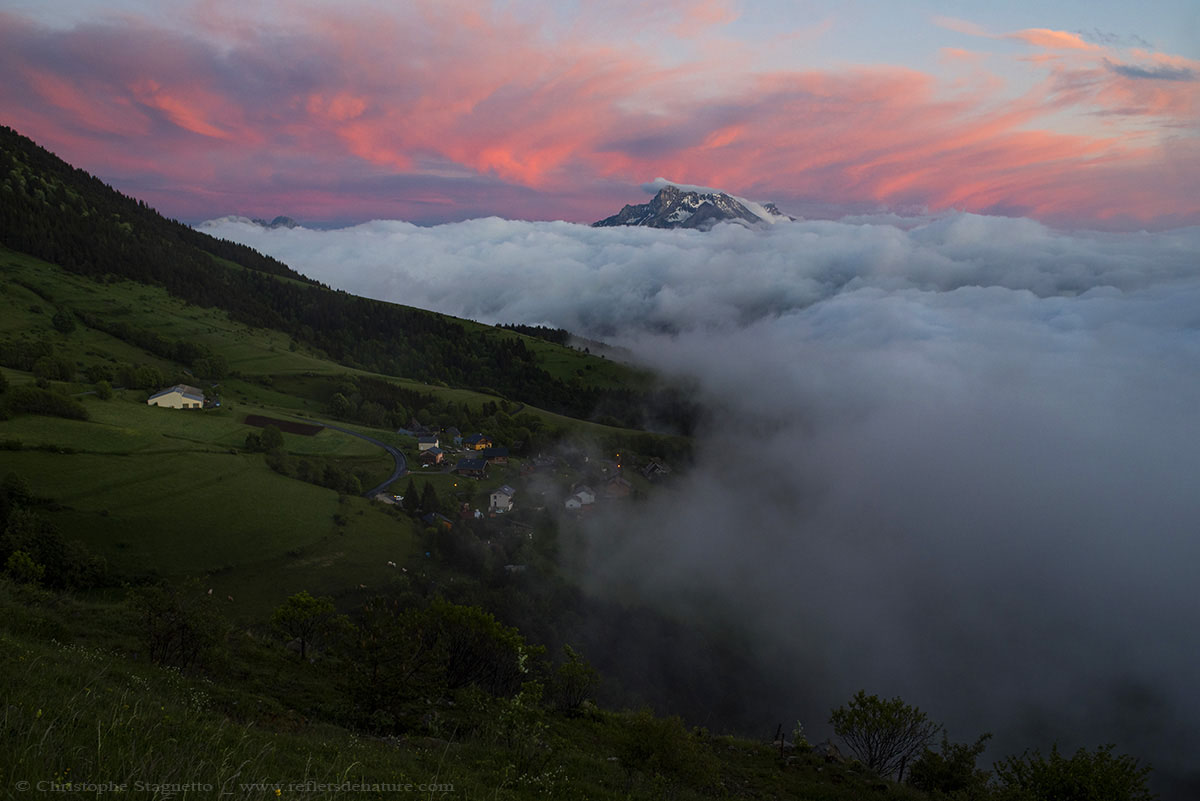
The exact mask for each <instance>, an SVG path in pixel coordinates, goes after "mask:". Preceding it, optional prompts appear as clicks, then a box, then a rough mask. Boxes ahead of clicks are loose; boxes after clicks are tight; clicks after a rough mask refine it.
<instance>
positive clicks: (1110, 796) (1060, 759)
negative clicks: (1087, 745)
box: [995, 745, 1157, 801]
mask: <svg viewBox="0 0 1200 801" xmlns="http://www.w3.org/2000/svg"><path fill="white" fill-rule="evenodd" d="M1113 748H1114V746H1112V745H1103V746H1101V747H1100V748H1098V749H1096V750H1095V751H1094V752H1093V751H1088V750H1086V749H1084V748H1080V749H1079V750H1078V751H1076V752H1075V755H1074V756H1071V757H1065V756H1063V755H1062V754H1061V753H1059V750H1058V746H1057V745H1056V746H1053V747H1051V749H1050V755H1049V756H1048V757H1044V756H1042V755H1041V753H1040V752H1038V751H1032V752H1031V751H1026V752H1025V753H1023V754H1021V756H1019V757H1017V756H1014V757H1008V758H1007V759H1005V760H1003V761H1001V762H997V763H996V766H995V767H996V779H997V781H998V783H999V785H1000V788H1001V792H1002V794H1003V793H1005V792H1008V793H1012V794H1013V795H1016V796H1017V797H1019V798H1022V799H1031V801H1057V799H1071V801H1151V799H1154V798H1156V797H1157V796H1156V795H1155V794H1154V793H1152V792H1150V790H1149V788H1148V787H1147V786H1146V784H1147V781H1148V780H1149V777H1150V768H1149V767H1148V766H1145V765H1139V764H1138V760H1137V759H1136V758H1134V757H1131V756H1129V755H1127V754H1113ZM1002 797H1003V795H1002Z"/></svg>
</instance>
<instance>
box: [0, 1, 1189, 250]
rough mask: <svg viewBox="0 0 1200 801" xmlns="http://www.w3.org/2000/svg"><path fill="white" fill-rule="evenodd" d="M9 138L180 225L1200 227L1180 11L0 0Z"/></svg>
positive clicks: (1082, 6) (978, 5)
mask: <svg viewBox="0 0 1200 801" xmlns="http://www.w3.org/2000/svg"><path fill="white" fill-rule="evenodd" d="M0 71H2V73H3V74H4V76H5V80H4V81H3V82H0V120H2V121H3V122H4V123H5V124H7V125H9V126H11V127H14V128H16V129H17V130H18V131H20V132H21V133H24V134H26V135H28V136H30V137H31V138H33V139H34V140H36V141H37V142H39V143H40V144H42V145H43V146H45V147H47V148H49V149H51V150H53V151H54V152H56V153H57V154H59V155H60V156H62V157H63V158H65V159H67V160H68V161H69V162H71V163H72V164H75V165H77V166H80V167H83V168H84V169H87V170H89V171H90V172H93V173H94V174H97V175H99V176H100V177H101V178H103V179H104V180H106V181H107V182H109V183H111V184H112V185H113V186H115V187H116V188H118V189H120V190H122V191H124V192H126V193H128V194H132V195H134V196H135V197H138V198H140V199H144V200H146V201H147V202H149V203H151V204H152V205H154V206H155V207H156V208H159V209H160V210H162V211H163V212H164V213H166V214H168V215H171V216H174V217H176V218H178V219H182V220H185V221H188V222H199V221H202V220H205V219H210V218H214V217H218V216H222V215H226V214H242V215H247V216H259V217H268V218H269V217H274V216H275V215H277V214H284V215H288V216H291V217H294V218H296V219H299V220H302V221H305V222H307V223H310V224H319V225H337V224H347V223H357V222H363V221H366V220H370V219H404V220H409V221H412V222H416V223H419V224H434V223H440V222H448V221H461V220H466V219H470V218H475V217H486V216H492V215H495V216H500V217H505V218H513V219H526V220H556V219H563V220H567V221H573V222H591V221H593V220H596V219H600V218H602V217H605V216H608V215H609V214H612V213H615V212H616V211H617V210H619V209H620V207H621V206H622V205H623V204H625V203H638V202H644V201H645V200H646V199H647V198H648V195H647V192H646V190H645V188H644V187H645V186H646V185H648V183H649V182H651V181H653V180H654V179H656V178H660V177H665V178H667V179H668V180H671V181H677V182H682V183H690V184H698V185H704V186H714V187H718V188H721V189H724V190H726V191H729V192H731V193H733V194H736V195H740V196H743V197H747V198H751V199H754V200H759V201H774V202H776V203H778V204H779V206H780V207H781V208H782V209H783V210H784V211H786V212H789V213H791V214H793V215H796V216H802V217H811V218H823V219H838V218H841V217H842V216H844V215H847V214H866V213H870V214H878V213H882V212H896V213H901V214H914V213H924V212H929V213H941V212H945V211H951V210H958V211H968V212H974V213H980V214H990V215H1003V216H1011V217H1028V218H1032V219H1036V220H1039V221H1041V222H1044V223H1048V224H1052V225H1055V226H1057V227H1060V228H1068V229H1107V230H1140V229H1147V230H1164V229H1169V228H1173V227H1179V226H1187V225H1195V224H1196V223H1197V222H1198V221H1200V193H1197V192H1196V191H1195V187H1196V186H1197V185H1200V103H1198V102H1197V99H1198V97H1200V6H1197V5H1196V4H1195V3H1194V2H1191V1H1190V0H1160V1H1159V2H1149V3H1143V4H1140V5H1135V4H1130V3H1115V2H1057V3H1052V4H1045V3H1034V2H1012V3H982V2H949V1H948V0H945V1H939V0H923V1H922V2H912V3H891V2H861V1H860V2H839V3H822V2H805V1H804V0H786V1H785V0H762V1H761V2H754V3H749V2H737V1H736V0H660V2H655V3H643V2H635V0H576V1H575V2H554V3H549V2H527V0H508V1H507V2H494V3H487V2H467V1H465V0H436V2H434V1H433V0H429V1H428V2H382V0H381V1H379V2H352V3H331V2H313V1H312V0H308V1H307V2H305V1H304V0H301V1H300V2H286V3H284V2H280V1H277V0H237V2H232V1H231V0H193V1H192V2H173V3H158V2H148V1H147V0H104V2H91V1H90V0H37V2H33V0H0Z"/></svg>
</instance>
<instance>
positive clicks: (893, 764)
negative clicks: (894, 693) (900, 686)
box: [829, 690, 941, 780]
mask: <svg viewBox="0 0 1200 801" xmlns="http://www.w3.org/2000/svg"><path fill="white" fill-rule="evenodd" d="M829 723H830V724H831V725H832V726H833V731H834V733H835V734H837V736H838V737H841V738H842V740H843V742H845V743H846V746H847V747H848V748H849V749H850V750H851V752H853V753H854V755H855V756H856V757H858V758H859V759H860V760H861V761H862V762H863V764H864V765H866V766H867V767H868V768H870V769H871V770H874V771H875V772H876V773H878V774H879V775H880V776H895V777H896V778H897V780H899V779H903V778H904V769H905V766H906V765H907V764H908V763H910V762H911V761H912V760H913V758H915V757H916V756H917V755H918V754H920V753H921V752H922V751H924V750H925V748H927V747H928V746H929V743H930V742H932V741H933V738H934V736H935V735H936V734H937V733H938V731H939V730H940V729H941V726H938V725H937V724H935V723H932V722H930V720H929V719H928V718H927V717H926V716H925V713H924V712H922V711H921V710H920V709H917V708H916V707H912V706H909V705H908V704H906V703H904V701H902V700H901V699H900V698H893V699H892V700H890V701H885V700H883V699H881V698H880V697H879V696H877V695H867V694H866V691H865V690H859V691H858V692H857V693H856V694H855V696H854V698H853V699H851V701H850V703H849V704H847V705H846V706H843V707H838V708H837V709H834V710H833V711H832V712H830V715H829Z"/></svg>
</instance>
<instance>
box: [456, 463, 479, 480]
mask: <svg viewBox="0 0 1200 801" xmlns="http://www.w3.org/2000/svg"><path fill="white" fill-rule="evenodd" d="M454 472H455V473H458V474H459V475H460V476H467V477H468V478H483V477H484V476H486V475H487V460H486V459H459V460H458V464H456V465H454Z"/></svg>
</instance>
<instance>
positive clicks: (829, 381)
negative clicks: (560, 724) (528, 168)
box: [200, 214, 1200, 793]
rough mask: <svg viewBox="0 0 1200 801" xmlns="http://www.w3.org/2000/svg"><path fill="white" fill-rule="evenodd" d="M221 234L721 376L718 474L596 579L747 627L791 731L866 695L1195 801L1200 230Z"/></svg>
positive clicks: (312, 269)
mask: <svg viewBox="0 0 1200 801" xmlns="http://www.w3.org/2000/svg"><path fill="white" fill-rule="evenodd" d="M200 229H201V230H203V231H206V232H207V233H210V234H213V235H216V236H219V237H224V238H228V239H232V240H236V241H239V242H243V243H245V244H248V245H250V246H252V247H255V248H257V249H259V250H261V251H263V252H265V253H268V254H270V255H272V256H275V257H277V258H279V259H281V260H283V261H285V262H287V263H288V264H289V265H291V266H292V267H294V268H296V269H298V270H300V271H301V272H303V273H305V274H307V275H309V276H311V277H313V278H316V279H319V280H321V281H323V282H325V283H328V284H330V285H332V286H335V287H338V288H342V289H346V290H349V291H351V292H355V293H358V294H362V295H367V296H371V297H376V298H383V299H387V300H392V301H396V302H399V303H405V304H410V305H414V306H420V307H424V308H430V309H435V310H438V311H442V312H448V313H451V314H456V315H461V316H464V317H470V318H473V319H477V320H481V321H484V322H489V323H490V322H523V323H530V324H546V325H551V326H558V327H563V328H567V329H569V330H571V331H572V332H575V333H577V334H580V335H584V336H589V337H597V338H602V339H605V340H606V341H609V342H611V343H613V344H618V345H622V346H625V347H628V348H630V349H631V351H632V353H634V354H635V356H636V358H637V359H638V360H640V361H642V362H644V363H646V364H649V365H652V366H654V367H656V368H658V369H660V370H662V371H664V372H666V373H669V374H674V375H679V376H685V377H689V378H690V379H692V380H694V381H695V382H697V385H698V386H699V387H700V388H701V391H702V393H703V395H704V400H705V401H706V402H707V405H708V406H709V407H710V408H711V409H712V410H714V413H713V414H712V415H711V418H710V421H709V423H708V425H707V426H706V427H705V429H704V430H703V432H702V433H701V435H700V436H699V437H698V461H697V465H696V467H695V469H693V470H692V471H690V472H689V473H688V475H686V476H685V477H683V478H682V480H681V481H679V482H678V483H677V484H676V485H675V486H674V487H673V488H671V489H670V490H668V491H664V492H662V493H659V494H657V495H656V496H654V497H653V498H652V499H651V500H650V501H649V502H648V503H647V504H646V506H645V508H644V509H642V510H641V512H640V513H639V515H638V516H637V517H636V518H635V519H630V520H624V521H621V530H622V531H623V532H624V534H623V535H622V536H621V537H620V538H619V539H614V541H613V542H612V543H611V545H610V546H608V547H593V548H592V549H591V550H590V551H589V555H588V558H589V563H588V570H587V571H586V580H587V581H588V582H589V583H590V584H591V586H592V587H593V588H594V589H595V591H597V592H609V593H614V592H615V593H621V594H623V595H626V596H631V597H634V596H635V597H640V598H643V599H648V600H651V601H653V602H655V603H658V604H661V605H663V606H664V607H665V608H667V609H668V610H669V611H676V612H678V613H680V614H700V613H703V614H706V615H718V616H726V617H727V618H728V619H729V620H732V621H736V623H737V625H738V626H739V627H740V628H741V629H742V630H743V631H745V632H749V633H750V635H751V636H752V640H753V641H754V642H756V643H759V645H758V646H757V647H759V648H761V651H762V654H763V659H764V660H770V661H772V662H773V663H775V664H776V665H778V664H780V663H783V664H786V665H788V669H789V670H790V671H791V672H792V674H793V675H794V677H795V686H794V688H793V692H792V693H791V694H790V695H789V696H788V697H787V698H785V699H783V702H784V703H786V704H790V705H791V709H786V710H781V713H780V717H781V719H784V720H788V719H789V718H788V715H791V716H792V718H794V717H801V718H802V719H803V720H804V722H805V723H806V725H807V726H809V728H810V730H812V731H815V732H817V733H818V734H823V733H824V732H823V729H822V724H823V722H824V720H825V719H826V718H827V717H828V710H829V708H830V707H831V706H833V705H836V704H839V703H842V702H843V701H844V700H845V699H847V698H848V697H849V696H850V695H851V694H852V693H853V692H854V691H855V690H857V689H859V688H865V689H867V690H868V692H876V693H879V694H881V695H886V696H892V695H901V696H903V697H904V698H905V699H906V700H908V701H910V702H912V703H916V704H919V705H920V706H921V707H922V708H923V709H925V710H927V711H928V712H929V713H930V714H931V716H932V717H934V718H935V719H938V720H942V721H944V722H946V724H947V725H948V727H949V730H950V735H951V737H952V739H956V740H966V739H973V738H974V737H975V736H976V735H978V734H979V733H981V732H982V731H984V730H991V731H993V732H995V733H996V743H997V745H996V748H995V749H994V751H995V752H996V753H997V754H999V753H1014V752H1019V751H1021V750H1022V749H1024V748H1025V747H1028V746H1036V747H1041V748H1042V749H1043V750H1046V749H1047V748H1048V746H1049V744H1050V743H1051V742H1052V741H1055V740H1057V741H1058V742H1059V743H1060V744H1061V745H1062V746H1064V747H1067V748H1074V747H1077V746H1081V745H1082V746H1088V747H1094V746H1096V745H1098V744H1100V743H1104V742H1115V743H1117V744H1118V745H1119V746H1120V747H1121V748H1122V749H1124V750H1127V751H1130V752H1134V753H1138V754H1139V755H1141V756H1143V757H1146V758H1148V759H1150V760H1151V761H1152V762H1154V763H1155V765H1156V766H1158V768H1159V772H1160V774H1161V776H1162V777H1163V781H1164V782H1167V781H1170V782H1172V784H1171V785H1170V787H1168V786H1167V784H1163V785H1161V786H1162V787H1164V789H1169V790H1172V792H1176V793H1178V792H1181V791H1180V790H1179V789H1178V788H1179V787H1181V786H1182V785H1180V784H1176V783H1173V782H1176V781H1182V777H1183V776H1184V775H1185V774H1187V773H1188V771H1189V769H1190V768H1191V766H1193V765H1195V764H1196V760H1195V758H1194V754H1192V753H1191V752H1190V750H1189V744H1192V745H1194V744H1195V743H1196V742H1200V690H1197V687H1196V677H1197V676H1200V645H1198V644H1197V635H1196V632H1197V631H1200V604H1198V603H1197V602H1196V591H1195V589H1194V586H1195V573H1196V571H1197V567H1198V566H1200V488H1198V486H1197V483H1198V481H1200V448H1198V447H1197V443H1200V256H1198V254H1200V229H1195V228H1191V229H1182V230H1177V231H1169V232H1165V233H1154V234H1145V233H1134V234H1113V233H1096V232H1061V231H1055V230H1052V229H1049V228H1046V227H1045V226H1043V225H1041V224H1039V223H1036V222H1033V221H1030V220H1025V219H1008V218H995V217H983V216H977V215H971V214H952V215H948V216H944V217H939V218H935V219H920V220H904V219H898V218H891V217H886V218H879V219H878V220H872V219H871V218H857V219H855V220H853V221H843V222H818V221H800V222H795V223H785V224H779V225H775V226H772V227H771V228H770V229H768V230H748V229H745V228H742V227H739V226H735V225H721V226H718V227H716V228H715V229H714V230H712V231H710V232H700V231H682V230H680V231H660V230H650V229H637V228H618V229H613V228H606V229H594V228H590V227H586V226H581V225H575V224H570V223H564V222H518V221H508V220H502V219H497V218H489V219H480V220H471V221H467V222H462V223H455V224H447V225H440V226H436V227H432V228H423V227H418V226H414V225H410V224H408V223H404V222H396V221H375V222H370V223H366V224H363V225H358V226H355V227H352V228H347V229H342V230H333V231H318V230H307V229H303V228H297V229H290V230H289V229H276V230H267V229H264V228H262V227H260V226H257V225H253V224H250V223H248V222H245V221H239V220H237V219H232V218H226V219H223V220H218V221H212V222H209V223H205V224H203V225H201V226H200ZM775 722H776V721H774V720H770V721H766V722H765V724H764V725H765V727H773V725H774V723H775ZM1192 776H1193V780H1195V774H1194V773H1193V774H1192ZM1172 788H1173V789H1172Z"/></svg>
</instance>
